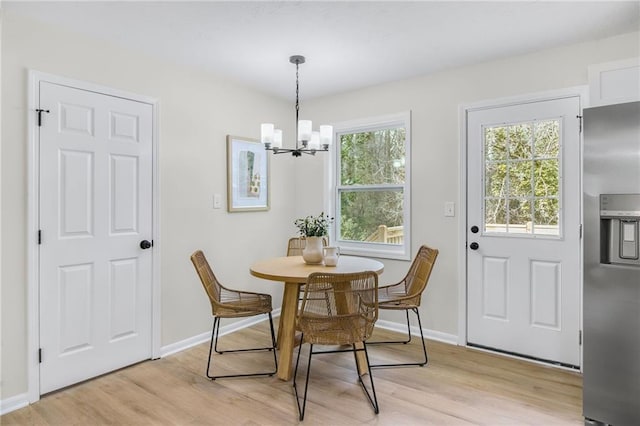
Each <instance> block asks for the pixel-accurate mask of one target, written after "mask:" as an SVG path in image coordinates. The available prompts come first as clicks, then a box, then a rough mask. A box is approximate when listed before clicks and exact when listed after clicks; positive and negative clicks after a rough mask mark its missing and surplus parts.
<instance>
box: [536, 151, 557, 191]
mask: <svg viewBox="0 0 640 426" xmlns="http://www.w3.org/2000/svg"><path fill="white" fill-rule="evenodd" d="M534 163H535V174H534V178H533V182H534V186H535V195H536V197H548V196H558V195H559V194H558V192H559V180H558V173H559V170H558V160H557V159H554V160H536V161H535V162H534Z"/></svg>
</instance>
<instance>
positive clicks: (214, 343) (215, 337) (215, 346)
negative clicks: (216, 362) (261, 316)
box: [205, 312, 278, 380]
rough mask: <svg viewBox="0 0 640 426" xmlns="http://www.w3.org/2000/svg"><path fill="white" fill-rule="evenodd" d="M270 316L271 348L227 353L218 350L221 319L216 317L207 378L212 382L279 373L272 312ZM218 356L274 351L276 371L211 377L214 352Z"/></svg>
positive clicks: (232, 350) (238, 350)
mask: <svg viewBox="0 0 640 426" xmlns="http://www.w3.org/2000/svg"><path fill="white" fill-rule="evenodd" d="M268 315H269V328H270V331H271V346H267V347H262V348H247V349H230V350H225V351H219V350H218V336H219V334H220V317H215V318H214V319H213V327H212V330H211V343H210V345H209V358H208V360H207V371H206V373H205V374H206V376H207V377H208V378H210V379H211V380H215V379H221V378H229V377H250V376H273V375H274V374H276V372H277V371H278V359H277V356H276V336H275V332H274V328H273V318H272V316H271V312H269V313H268ZM214 351H215V352H216V353H218V354H224V353H227V352H230V353H231V352H255V351H273V363H274V369H273V371H268V372H259V373H247V374H227V375H221V376H214V375H211V374H210V373H211V363H212V362H211V361H212V359H213V356H212V355H213V352H214Z"/></svg>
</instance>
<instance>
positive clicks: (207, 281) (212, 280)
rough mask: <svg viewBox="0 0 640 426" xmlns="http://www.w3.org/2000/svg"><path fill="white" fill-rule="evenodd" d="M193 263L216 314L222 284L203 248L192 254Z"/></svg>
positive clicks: (212, 309)
mask: <svg viewBox="0 0 640 426" xmlns="http://www.w3.org/2000/svg"><path fill="white" fill-rule="evenodd" d="M191 263H193V266H194V267H195V268H196V272H197V273H198V276H199V277H200V281H201V282H202V286H203V287H204V291H206V292H207V296H209V301H210V302H211V311H212V313H213V314H214V315H215V314H216V312H215V308H216V305H218V304H219V302H220V294H221V289H222V286H221V285H220V282H219V281H218V279H217V278H216V276H215V275H214V273H213V271H212V270H211V267H210V266H209V262H207V258H206V257H205V256H204V253H203V252H202V250H196V251H195V252H193V254H192V255H191Z"/></svg>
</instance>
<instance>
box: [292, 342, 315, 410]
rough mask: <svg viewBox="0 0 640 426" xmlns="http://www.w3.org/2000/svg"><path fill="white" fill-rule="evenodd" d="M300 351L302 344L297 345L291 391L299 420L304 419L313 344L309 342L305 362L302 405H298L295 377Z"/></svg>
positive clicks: (296, 375)
mask: <svg viewBox="0 0 640 426" xmlns="http://www.w3.org/2000/svg"><path fill="white" fill-rule="evenodd" d="M301 352H302V345H300V346H298V357H297V358H296V368H295V369H294V371H293V392H294V393H295V395H296V404H297V406H298V415H299V419H300V421H302V420H304V412H305V409H306V408H307V391H308V390H309V374H310V373H311V356H312V355H313V344H309V361H308V363H307V377H306V379H305V382H304V397H303V401H302V407H301V406H300V397H299V396H298V386H297V382H296V378H297V377H298V364H299V363H300V353H301Z"/></svg>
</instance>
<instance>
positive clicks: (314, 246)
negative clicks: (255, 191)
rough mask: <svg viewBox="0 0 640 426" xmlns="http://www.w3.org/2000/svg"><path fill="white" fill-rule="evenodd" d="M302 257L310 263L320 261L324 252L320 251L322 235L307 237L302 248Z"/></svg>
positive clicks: (313, 263)
mask: <svg viewBox="0 0 640 426" xmlns="http://www.w3.org/2000/svg"><path fill="white" fill-rule="evenodd" d="M302 259H303V260H304V262H305V263H309V264H312V265H315V264H318V263H322V261H323V260H324V253H323V251H322V237H307V238H306V244H305V246H304V248H303V249H302Z"/></svg>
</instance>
